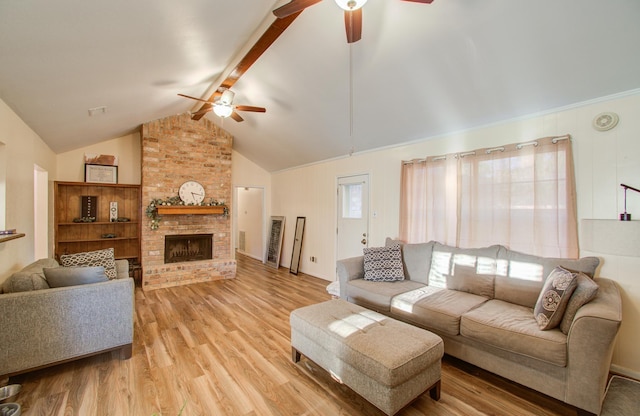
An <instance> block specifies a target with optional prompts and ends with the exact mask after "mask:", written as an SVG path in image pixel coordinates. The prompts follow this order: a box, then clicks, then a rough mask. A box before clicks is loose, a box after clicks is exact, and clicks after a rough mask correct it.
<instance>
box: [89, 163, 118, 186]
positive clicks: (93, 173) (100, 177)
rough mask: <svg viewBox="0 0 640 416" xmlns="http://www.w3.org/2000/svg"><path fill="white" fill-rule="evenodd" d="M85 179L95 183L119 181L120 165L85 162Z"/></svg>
mask: <svg viewBox="0 0 640 416" xmlns="http://www.w3.org/2000/svg"><path fill="white" fill-rule="evenodd" d="M84 181H85V182H93V183H118V167H117V166H105V165H91V164H89V163H85V165H84Z"/></svg>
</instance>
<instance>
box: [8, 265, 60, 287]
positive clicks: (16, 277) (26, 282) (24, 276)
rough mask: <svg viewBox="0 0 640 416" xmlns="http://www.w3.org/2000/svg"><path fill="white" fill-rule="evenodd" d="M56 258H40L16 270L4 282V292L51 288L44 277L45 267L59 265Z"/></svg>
mask: <svg viewBox="0 0 640 416" xmlns="http://www.w3.org/2000/svg"><path fill="white" fill-rule="evenodd" d="M57 266H58V262H57V261H55V260H54V259H40V260H36V261H35V262H33V263H31V264H29V265H28V266H26V267H25V268H23V269H22V270H20V271H17V272H15V273H14V274H12V275H11V276H9V278H8V279H7V280H5V282H4V283H3V284H2V292H3V293H13V292H26V291H29V290H42V289H49V285H48V284H47V280H46V279H45V278H44V272H43V271H42V269H43V268H44V267H57Z"/></svg>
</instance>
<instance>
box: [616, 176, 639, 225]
mask: <svg viewBox="0 0 640 416" xmlns="http://www.w3.org/2000/svg"><path fill="white" fill-rule="evenodd" d="M620 186H622V187H623V188H624V212H623V213H622V214H620V221H631V214H627V189H631V190H632V191H636V192H638V193H640V189H636V188H634V187H633V186H629V185H625V184H623V183H621V184H620Z"/></svg>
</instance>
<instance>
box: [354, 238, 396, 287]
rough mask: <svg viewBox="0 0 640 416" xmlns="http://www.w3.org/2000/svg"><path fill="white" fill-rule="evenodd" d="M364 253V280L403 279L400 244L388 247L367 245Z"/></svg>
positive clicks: (387, 280) (391, 280) (385, 280)
mask: <svg viewBox="0 0 640 416" xmlns="http://www.w3.org/2000/svg"><path fill="white" fill-rule="evenodd" d="M362 251H363V253H364V280H370V281H374V282H393V281H396V280H404V268H403V267H402V252H401V251H400V244H394V245H392V246H389V247H369V248H365V249H363V250H362Z"/></svg>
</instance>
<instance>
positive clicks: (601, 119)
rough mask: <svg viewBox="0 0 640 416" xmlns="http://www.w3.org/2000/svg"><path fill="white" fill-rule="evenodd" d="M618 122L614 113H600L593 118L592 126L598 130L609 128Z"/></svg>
mask: <svg viewBox="0 0 640 416" xmlns="http://www.w3.org/2000/svg"><path fill="white" fill-rule="evenodd" d="M617 124H618V115H617V114H616V113H600V114H598V115H597V116H595V117H594V119H593V128H594V129H596V130H598V131H607V130H611V129H612V128H614V127H615V126H616V125H617Z"/></svg>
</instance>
